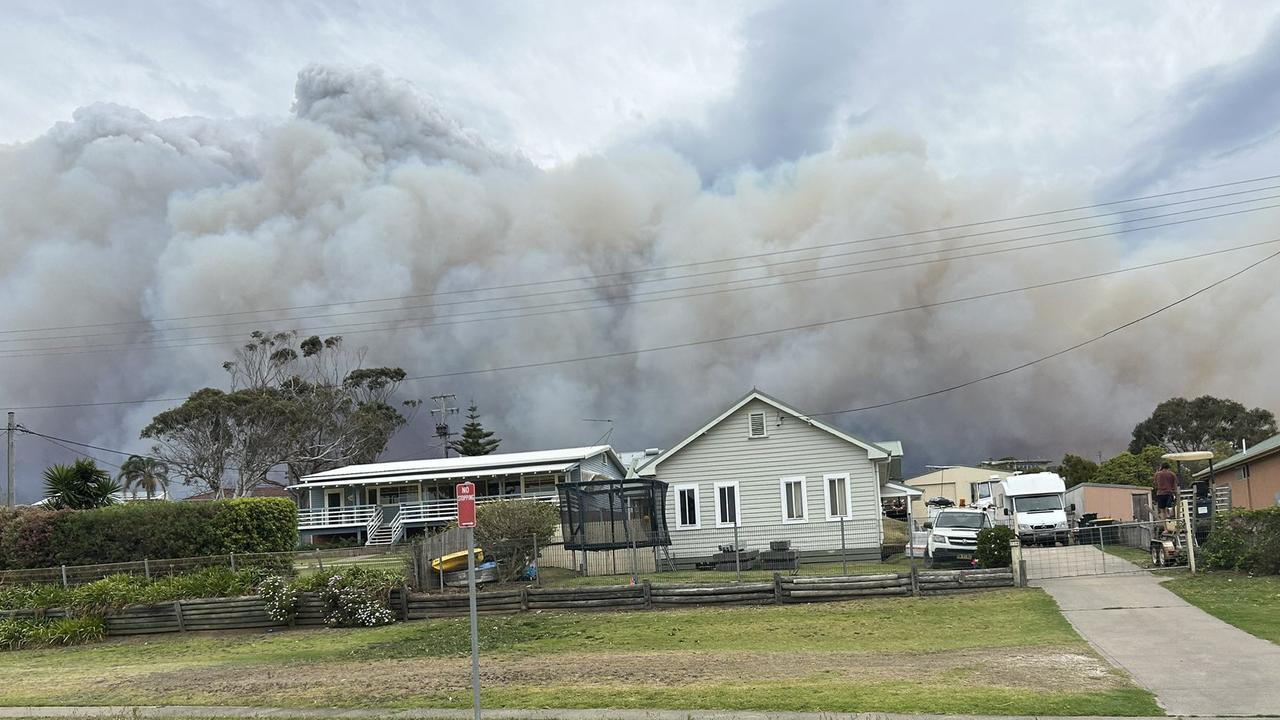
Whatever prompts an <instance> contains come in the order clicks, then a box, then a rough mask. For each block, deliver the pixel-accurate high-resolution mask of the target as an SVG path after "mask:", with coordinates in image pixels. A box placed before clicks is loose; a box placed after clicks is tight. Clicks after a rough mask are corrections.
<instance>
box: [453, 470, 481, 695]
mask: <svg viewBox="0 0 1280 720" xmlns="http://www.w3.org/2000/svg"><path fill="white" fill-rule="evenodd" d="M455 490H456V492H455V495H456V496H457V498H458V527H460V528H463V529H465V530H466V531H467V537H466V540H467V594H468V596H469V598H470V602H469V605H470V606H471V704H472V706H473V707H474V708H475V717H476V720H480V627H479V622H478V619H477V617H476V486H475V483H469V482H464V483H459V484H458V486H457V487H456V488H455Z"/></svg>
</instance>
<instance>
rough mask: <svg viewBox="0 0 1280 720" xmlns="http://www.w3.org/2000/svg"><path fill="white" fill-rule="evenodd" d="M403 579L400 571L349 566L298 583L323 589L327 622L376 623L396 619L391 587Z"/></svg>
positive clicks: (302, 587) (344, 624) (304, 587)
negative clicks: (392, 606)
mask: <svg viewBox="0 0 1280 720" xmlns="http://www.w3.org/2000/svg"><path fill="white" fill-rule="evenodd" d="M403 583H404V574H403V573H401V572H398V571H392V570H374V569H367V568H362V567H349V568H342V569H341V570H336V571H334V572H331V573H326V574H321V575H313V576H311V577H308V578H300V579H299V580H298V581H297V582H296V583H295V587H296V588H298V589H300V590H310V591H313V592H319V593H320V598H321V599H322V600H324V603H325V623H326V624H327V625H330V626H332V627H372V626H374V625H386V624H387V623H391V622H395V619H396V618H395V613H393V612H392V611H391V605H390V603H391V588H393V587H398V586H400V585H402V584H403Z"/></svg>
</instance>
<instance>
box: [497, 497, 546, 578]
mask: <svg viewBox="0 0 1280 720" xmlns="http://www.w3.org/2000/svg"><path fill="white" fill-rule="evenodd" d="M559 525H560V513H559V511H558V510H556V507H555V506H554V505H551V504H549V503H544V502H538V501H537V500H504V501H502V502H494V503H485V504H483V505H480V506H479V507H477V508H476V544H478V545H479V546H480V547H481V548H483V549H484V556H485V559H486V560H496V561H497V562H498V571H499V573H500V575H501V576H502V578H503V579H506V580H512V579H515V578H517V577H519V576H520V575H521V574H522V573H523V572H524V570H525V568H526V567H528V564H529V563H530V562H531V561H534V560H537V558H535V557H534V556H533V555H534V547H535V541H534V538H535V537H536V538H537V541H536V546H537V547H539V548H541V547H546V545H547V543H549V542H550V541H551V539H552V538H553V537H554V536H555V533H556V528H557V527H559Z"/></svg>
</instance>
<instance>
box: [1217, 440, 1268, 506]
mask: <svg viewBox="0 0 1280 720" xmlns="http://www.w3.org/2000/svg"><path fill="white" fill-rule="evenodd" d="M1242 464H1243V465H1248V466H1249V479H1248V480H1242V479H1240V466H1236V467H1233V468H1228V469H1227V470H1222V471H1220V472H1218V473H1217V475H1216V476H1215V477H1214V484H1215V485H1218V486H1222V485H1230V486H1231V506H1232V507H1236V508H1244V509H1247V510H1259V509H1262V508H1268V507H1275V506H1277V505H1280V453H1276V454H1273V455H1267V456H1264V457H1260V458H1258V459H1256V460H1251V461H1249V462H1247V463H1242Z"/></svg>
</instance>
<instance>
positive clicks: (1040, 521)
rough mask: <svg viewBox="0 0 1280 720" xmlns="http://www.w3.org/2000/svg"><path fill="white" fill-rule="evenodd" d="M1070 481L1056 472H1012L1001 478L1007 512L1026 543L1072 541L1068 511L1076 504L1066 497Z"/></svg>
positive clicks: (1069, 542) (1005, 511)
mask: <svg viewBox="0 0 1280 720" xmlns="http://www.w3.org/2000/svg"><path fill="white" fill-rule="evenodd" d="M1066 489H1067V488H1066V484H1065V483H1063V482H1062V478H1061V477H1059V476H1058V475H1057V474H1056V473H1050V472H1042V473H1030V474H1027V475H1010V476H1009V477H1007V478H1005V479H1004V480H1001V481H1000V491H1001V494H1002V495H1003V496H1004V498H1003V499H1004V515H1005V516H1006V517H1007V518H1008V519H1009V523H1010V525H1011V526H1012V528H1013V531H1014V532H1015V533H1017V535H1018V540H1019V541H1020V542H1021V543H1022V544H1023V545H1053V544H1055V543H1062V544H1063V545H1069V544H1071V526H1070V524H1069V523H1068V521H1067V513H1068V512H1075V506H1074V505H1067V504H1066V503H1065V501H1064V500H1063V494H1064V493H1065V492H1066Z"/></svg>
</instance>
